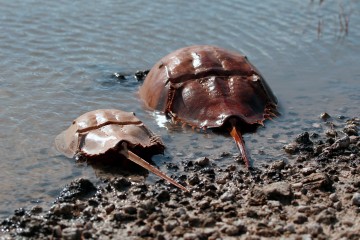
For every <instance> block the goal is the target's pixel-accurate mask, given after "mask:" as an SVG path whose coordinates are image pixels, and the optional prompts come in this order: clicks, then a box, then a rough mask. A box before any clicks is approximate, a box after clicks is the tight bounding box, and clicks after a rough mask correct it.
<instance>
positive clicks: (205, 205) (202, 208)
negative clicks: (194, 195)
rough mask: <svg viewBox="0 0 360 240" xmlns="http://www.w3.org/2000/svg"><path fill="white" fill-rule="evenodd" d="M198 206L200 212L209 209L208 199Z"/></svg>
mask: <svg viewBox="0 0 360 240" xmlns="http://www.w3.org/2000/svg"><path fill="white" fill-rule="evenodd" d="M198 206H199V208H200V209H201V210H205V209H207V208H209V207H210V200H209V199H208V198H205V199H204V200H201V201H200V202H199V203H198Z"/></svg>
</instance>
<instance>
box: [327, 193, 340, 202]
mask: <svg viewBox="0 0 360 240" xmlns="http://www.w3.org/2000/svg"><path fill="white" fill-rule="evenodd" d="M329 199H330V200H331V201H332V202H337V201H339V197H338V195H337V194H336V193H332V194H330V195H329Z"/></svg>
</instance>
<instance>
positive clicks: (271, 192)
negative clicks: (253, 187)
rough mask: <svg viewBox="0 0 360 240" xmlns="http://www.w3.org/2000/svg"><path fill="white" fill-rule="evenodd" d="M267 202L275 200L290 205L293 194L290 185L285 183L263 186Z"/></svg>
mask: <svg viewBox="0 0 360 240" xmlns="http://www.w3.org/2000/svg"><path fill="white" fill-rule="evenodd" d="M264 192H265V196H266V199H267V200H277V201H280V202H281V203H290V201H291V199H292V197H293V193H292V190H291V185H290V184H288V183H286V182H275V183H271V184H269V185H267V186H266V185H265V186H264Z"/></svg>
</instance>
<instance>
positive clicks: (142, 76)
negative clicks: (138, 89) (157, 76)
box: [135, 70, 150, 81]
mask: <svg viewBox="0 0 360 240" xmlns="http://www.w3.org/2000/svg"><path fill="white" fill-rule="evenodd" d="M149 72H150V70H144V71H140V70H139V71H136V73H135V78H136V79H137V80H138V81H142V80H144V79H145V78H146V76H147V75H148V73H149Z"/></svg>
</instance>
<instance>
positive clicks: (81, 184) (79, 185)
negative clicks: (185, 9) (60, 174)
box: [57, 178, 96, 202]
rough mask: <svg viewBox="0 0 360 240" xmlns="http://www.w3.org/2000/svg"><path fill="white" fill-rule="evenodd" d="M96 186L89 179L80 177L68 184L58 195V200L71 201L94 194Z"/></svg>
mask: <svg viewBox="0 0 360 240" xmlns="http://www.w3.org/2000/svg"><path fill="white" fill-rule="evenodd" d="M95 192H96V188H95V186H94V184H93V183H92V182H90V181H89V180H88V179H84V178H79V179H76V180H74V181H72V182H71V183H70V184H68V185H66V186H65V187H64V189H63V190H62V191H61V193H60V196H59V197H58V199H57V201H58V202H71V201H73V200H74V199H76V198H85V197H90V196H92V195H94V194H95Z"/></svg>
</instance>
